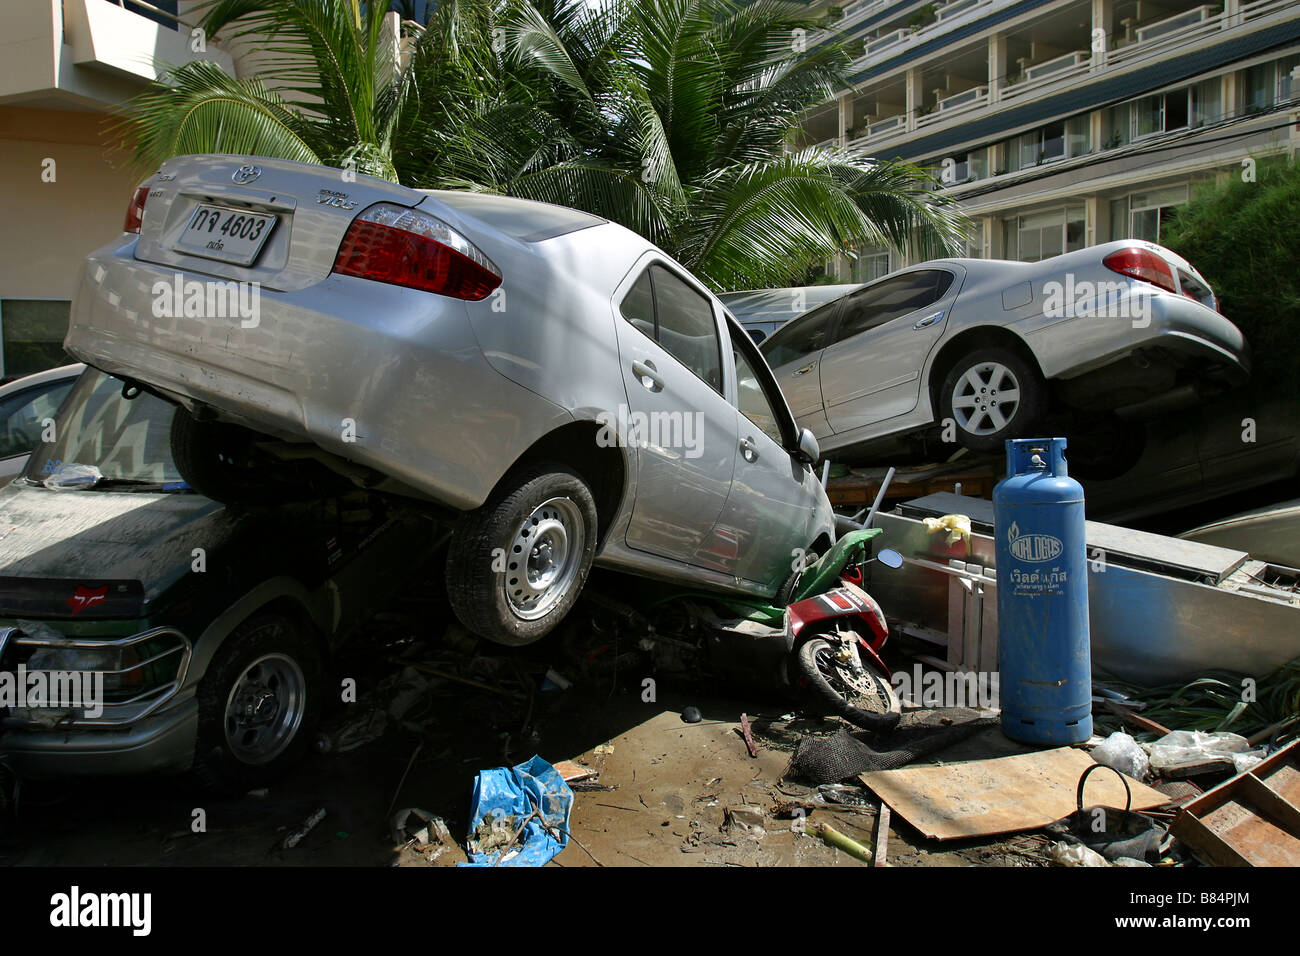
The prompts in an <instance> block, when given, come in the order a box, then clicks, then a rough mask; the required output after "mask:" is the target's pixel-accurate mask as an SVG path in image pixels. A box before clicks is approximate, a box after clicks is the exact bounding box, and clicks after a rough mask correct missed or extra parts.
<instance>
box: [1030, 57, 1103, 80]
mask: <svg viewBox="0 0 1300 956" xmlns="http://www.w3.org/2000/svg"><path fill="white" fill-rule="evenodd" d="M1091 59H1092V56H1091V55H1090V54H1088V53H1085V52H1084V51H1083V50H1072V51H1071V52H1069V53H1067V54H1065V55H1064V56H1058V57H1056V58H1055V59H1051V60H1044V61H1043V62H1042V63H1035V64H1034V65H1033V66H1029V67H1026V68H1025V81H1026V82H1030V83H1032V82H1034V81H1035V80H1041V79H1043V78H1044V77H1047V76H1052V75H1054V74H1056V73H1063V72H1065V71H1066V70H1072V69H1074V68H1075V67H1080V66H1085V65H1087V63H1088V62H1089V61H1090V60H1091Z"/></svg>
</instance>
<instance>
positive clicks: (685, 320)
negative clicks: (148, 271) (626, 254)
mask: <svg viewBox="0 0 1300 956" xmlns="http://www.w3.org/2000/svg"><path fill="white" fill-rule="evenodd" d="M619 311H621V312H622V313H623V317H624V318H625V319H627V320H628V321H629V322H630V323H632V325H633V326H635V327H636V328H637V329H639V330H640V331H641V332H643V333H644V334H645V335H647V336H649V337H650V338H652V339H654V340H655V341H656V342H658V343H659V344H660V345H661V346H662V347H663V349H664V351H665V352H667V353H668V354H669V355H671V356H672V357H673V358H675V359H677V361H679V362H681V363H682V364H683V365H685V366H686V367H687V368H688V369H690V370H691V371H692V372H694V373H695V374H696V376H698V377H699V378H701V379H702V380H704V381H705V382H707V383H708V384H709V385H710V386H711V387H712V388H713V390H714V391H716V392H717V393H718V394H719V395H721V394H722V343H721V341H720V340H719V338H718V325H717V322H716V321H715V319H714V317H713V303H712V302H710V301H709V299H708V298H707V297H706V296H704V295H701V294H700V293H699V292H697V291H696V290H695V289H693V288H692V287H691V286H689V285H687V284H686V282H684V281H683V280H682V279H681V278H679V277H678V276H676V275H674V274H673V273H672V272H670V271H669V270H667V269H665V268H664V267H663V266H657V265H656V266H651V267H650V268H649V269H647V270H646V271H645V272H644V273H642V275H641V277H640V278H638V279H637V280H636V282H635V283H634V284H633V286H632V288H631V289H630V290H629V291H628V293H627V295H626V296H624V297H623V302H622V303H621V305H620V306H619Z"/></svg>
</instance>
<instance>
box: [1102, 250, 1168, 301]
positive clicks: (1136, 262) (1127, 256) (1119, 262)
mask: <svg viewBox="0 0 1300 956" xmlns="http://www.w3.org/2000/svg"><path fill="white" fill-rule="evenodd" d="M1101 262H1102V265H1104V266H1105V267H1106V268H1107V269H1110V270H1111V271H1112V272H1118V273H1119V274H1120V275H1126V276H1128V277H1129V278H1131V279H1141V280H1142V281H1143V282H1150V283H1152V284H1154V285H1158V286H1160V288H1162V289H1164V290H1166V291H1167V292H1177V291H1178V287H1177V285H1175V284H1174V274H1173V272H1172V271H1171V270H1170V268H1169V263H1167V262H1165V260H1164V259H1161V258H1160V257H1159V256H1158V255H1156V254H1155V253H1154V252H1151V251H1150V250H1149V249H1139V248H1137V247H1136V246H1134V247H1132V248H1129V249H1121V250H1119V251H1118V252H1112V253H1111V254H1110V255H1108V256H1107V257H1106V258H1105V259H1103V260H1101Z"/></svg>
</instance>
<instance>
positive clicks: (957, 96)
mask: <svg viewBox="0 0 1300 956" xmlns="http://www.w3.org/2000/svg"><path fill="white" fill-rule="evenodd" d="M988 98H989V88H988V87H987V86H973V87H971V88H970V89H969V90H963V91H962V92H961V93H954V94H953V95H952V96H945V97H944V98H943V99H941V100H939V101H938V102H937V103H936V104H935V109H936V111H937V112H938V113H940V114H943V113H947V114H948V115H949V116H951V115H952V114H953V113H954V112H960V111H961V110H963V109H966V108H968V107H971V106H979V105H981V104H983V103H987V102H988Z"/></svg>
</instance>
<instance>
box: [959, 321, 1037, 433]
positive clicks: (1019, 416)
mask: <svg viewBox="0 0 1300 956" xmlns="http://www.w3.org/2000/svg"><path fill="white" fill-rule="evenodd" d="M968 372H974V373H975V375H976V376H977V377H981V378H982V377H986V376H990V375H993V376H996V378H994V379H990V381H989V384H988V390H987V391H980V392H976V391H975V389H974V387H973V386H972V385H970V384H969V383H967V382H964V381H963V380H964V379H965V377H966V375H967V373H968ZM1012 381H1014V384H1015V386H1016V388H1017V391H1018V397H1017V399H1016V404H1015V407H1014V409H1013V410H1012V411H1011V413H1010V418H1007V419H1006V421H1005V423H1004V424H1003V425H1002V426H1000V427H997V426H996V425H995V424H994V421H993V418H992V416H993V415H1004V416H1005V414H1006V412H1005V405H1004V406H1002V408H1001V410H999V409H998V408H997V407H996V406H995V405H991V404H990V403H996V402H997V401H998V399H997V397H996V395H995V394H989V392H994V393H995V392H996V389H997V386H998V385H999V384H1002V385H1003V386H1007V385H1009V384H1010V383H1011V382H1012ZM959 383H961V385H962V389H963V391H964V392H966V393H967V394H968V395H969V396H970V397H972V398H973V399H974V400H976V401H978V402H979V403H980V404H979V406H977V407H976V408H975V409H972V410H967V409H960V410H959V411H960V413H961V414H960V417H959V415H958V413H956V412H954V410H953V401H954V392H956V391H957V389H958V386H959ZM1046 410H1047V388H1046V384H1045V383H1044V382H1043V376H1042V374H1041V373H1040V372H1039V371H1038V369H1037V368H1035V367H1034V365H1033V363H1032V362H1028V361H1026V360H1025V359H1023V358H1021V357H1020V356H1019V355H1017V354H1016V353H1015V352H1013V351H1011V350H1010V349H1005V348H1001V347H998V346H993V347H990V348H983V349H977V350H976V351H974V352H972V353H970V354H969V355H966V356H963V357H962V358H961V359H959V360H958V361H957V363H956V364H955V365H954V366H953V367H952V368H951V369H950V370H949V371H948V374H947V375H945V376H944V379H943V384H942V386H940V389H939V417H940V424H943V423H944V422H946V421H947V420H948V419H952V420H953V422H954V423H955V424H956V426H957V442H958V444H960V445H962V446H964V447H966V448H969V449H971V450H972V451H1001V450H1002V448H1003V442H1005V441H1006V440H1007V439H1008V438H1023V437H1025V436H1026V435H1027V434H1028V433H1029V432H1030V431H1032V430H1033V429H1034V428H1036V427H1037V426H1038V423H1039V422H1040V421H1041V420H1042V417H1043V414H1044V412H1045V411H1046ZM963 419H965V422H963ZM989 427H992V428H993V430H992V431H987V432H985V433H983V434H981V433H980V432H984V430H985V429H986V428H989Z"/></svg>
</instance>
